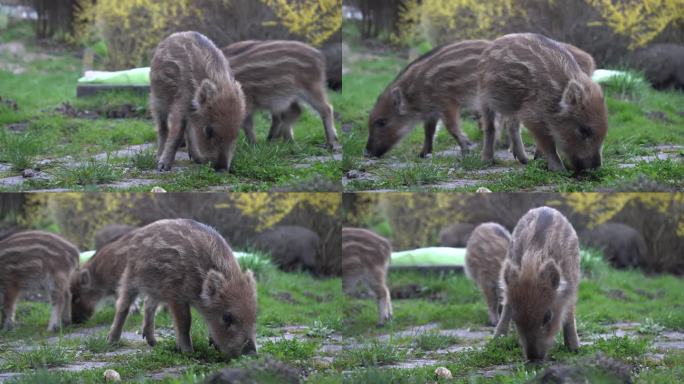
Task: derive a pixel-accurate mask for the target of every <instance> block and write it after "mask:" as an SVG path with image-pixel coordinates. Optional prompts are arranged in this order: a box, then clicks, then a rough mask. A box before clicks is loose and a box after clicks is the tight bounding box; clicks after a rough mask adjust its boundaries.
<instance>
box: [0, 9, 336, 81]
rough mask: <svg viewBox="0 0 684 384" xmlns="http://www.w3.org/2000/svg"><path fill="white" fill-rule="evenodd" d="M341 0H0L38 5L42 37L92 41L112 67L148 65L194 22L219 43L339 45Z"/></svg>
mask: <svg viewBox="0 0 684 384" xmlns="http://www.w3.org/2000/svg"><path fill="white" fill-rule="evenodd" d="M341 2H342V0H2V1H0V4H5V5H9V6H19V5H25V6H28V7H31V8H32V9H33V10H35V13H36V22H35V24H34V25H35V32H36V37H37V38H39V39H51V40H57V41H62V42H66V43H68V44H70V45H74V46H80V47H84V48H87V49H89V50H91V51H92V52H94V53H95V55H96V57H97V59H98V60H99V62H100V63H101V65H102V66H103V67H105V68H107V69H122V68H127V67H132V66H144V65H147V63H149V59H150V57H151V56H152V53H153V50H154V48H155V47H156V45H157V44H158V43H159V41H161V40H162V39H163V38H164V37H166V36H167V35H169V34H171V33H173V32H176V31H182V30H195V31H198V32H201V33H203V34H205V35H207V36H208V37H209V38H210V39H212V40H213V41H214V42H215V43H216V44H217V45H218V46H219V47H223V46H226V45H228V44H231V43H233V42H236V41H240V40H246V39H295V40H302V41H306V42H308V43H310V44H312V45H314V46H316V47H318V48H323V49H325V48H326V47H328V46H331V45H335V44H337V45H339V43H340V41H341V34H340V29H341V26H342V7H341V5H342V4H341Z"/></svg>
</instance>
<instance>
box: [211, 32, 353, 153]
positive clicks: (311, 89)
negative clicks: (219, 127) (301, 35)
mask: <svg viewBox="0 0 684 384" xmlns="http://www.w3.org/2000/svg"><path fill="white" fill-rule="evenodd" d="M223 53H224V55H225V56H226V57H227V58H228V61H229V62H230V66H231V68H232V69H233V73H234V74H235V78H236V79H237V80H238V81H239V82H240V84H241V85H242V90H243V91H244V94H245V100H246V108H247V112H246V118H245V121H244V124H243V127H244V130H245V134H246V135H247V139H248V140H249V141H250V142H252V143H253V142H255V141H256V136H255V134H254V126H253V125H254V123H253V117H252V115H253V114H254V112H255V111H256V110H258V109H265V110H268V111H270V112H271V116H272V117H271V129H270V132H269V134H268V139H269V140H274V139H278V138H281V139H284V140H293V138H294V134H293V130H292V126H293V124H294V123H295V121H296V120H297V118H298V117H299V115H300V114H301V107H300V106H299V103H300V102H304V103H307V104H309V105H310V106H311V107H312V108H313V109H314V110H315V111H316V112H317V113H318V114H319V115H320V117H321V120H322V121H323V128H324V130H325V137H326V142H327V144H328V146H329V147H330V148H332V149H334V150H339V149H340V144H339V142H338V140H337V133H336V132H335V119H334V115H333V107H332V105H331V104H330V102H329V101H328V96H327V94H326V74H325V72H326V59H325V56H324V55H323V53H322V52H321V51H319V50H318V49H316V48H314V47H312V46H310V45H308V44H305V43H302V42H299V41H293V40H263V41H260V40H246V41H240V42H237V43H234V44H231V45H229V46H227V47H225V48H223Z"/></svg>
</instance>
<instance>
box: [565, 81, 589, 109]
mask: <svg viewBox="0 0 684 384" xmlns="http://www.w3.org/2000/svg"><path fill="white" fill-rule="evenodd" d="M583 96H584V91H583V89H582V84H580V83H579V82H578V81H577V80H570V81H568V85H566V86H565V89H564V90H563V98H562V99H561V102H560V106H561V109H562V110H563V111H564V112H569V111H572V109H573V108H575V107H576V106H578V105H579V104H581V103H582V97H583Z"/></svg>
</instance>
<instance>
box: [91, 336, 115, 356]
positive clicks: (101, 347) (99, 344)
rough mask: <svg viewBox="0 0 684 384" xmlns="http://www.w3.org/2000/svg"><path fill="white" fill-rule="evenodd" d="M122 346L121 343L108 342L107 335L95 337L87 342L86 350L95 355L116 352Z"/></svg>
mask: <svg viewBox="0 0 684 384" xmlns="http://www.w3.org/2000/svg"><path fill="white" fill-rule="evenodd" d="M122 345H123V344H122V343H121V342H118V343H116V344H111V343H110V342H108V341H107V336H105V335H98V336H93V337H91V338H89V339H87V340H86V341H85V347H86V349H88V350H89V351H90V352H93V353H106V352H111V351H115V350H117V349H119V347H121V346H122Z"/></svg>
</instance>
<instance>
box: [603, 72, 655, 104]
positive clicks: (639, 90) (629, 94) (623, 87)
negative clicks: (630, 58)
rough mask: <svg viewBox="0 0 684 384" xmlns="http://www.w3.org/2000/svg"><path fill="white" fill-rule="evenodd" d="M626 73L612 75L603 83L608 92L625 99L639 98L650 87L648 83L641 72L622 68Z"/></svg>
mask: <svg viewBox="0 0 684 384" xmlns="http://www.w3.org/2000/svg"><path fill="white" fill-rule="evenodd" d="M622 70H623V72H624V74H619V75H615V76H611V77H610V78H608V79H606V80H604V81H603V82H602V83H601V85H602V86H603V89H604V90H606V93H609V94H612V95H613V96H614V97H616V98H619V99H623V100H637V99H638V98H639V97H641V95H642V94H643V93H644V91H645V90H647V89H648V84H647V83H646V81H645V80H644V77H643V75H642V74H641V73H639V72H635V71H632V70H628V69H622Z"/></svg>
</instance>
